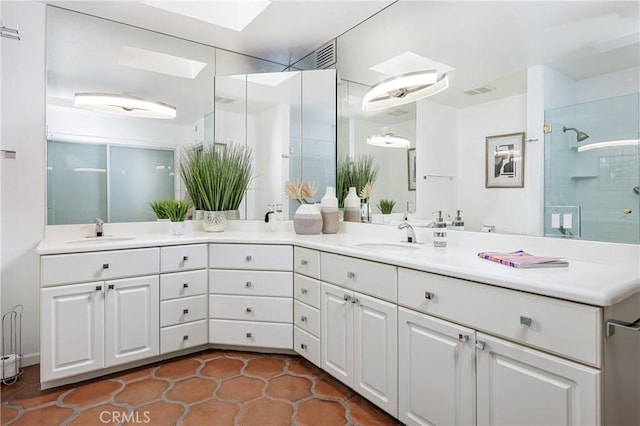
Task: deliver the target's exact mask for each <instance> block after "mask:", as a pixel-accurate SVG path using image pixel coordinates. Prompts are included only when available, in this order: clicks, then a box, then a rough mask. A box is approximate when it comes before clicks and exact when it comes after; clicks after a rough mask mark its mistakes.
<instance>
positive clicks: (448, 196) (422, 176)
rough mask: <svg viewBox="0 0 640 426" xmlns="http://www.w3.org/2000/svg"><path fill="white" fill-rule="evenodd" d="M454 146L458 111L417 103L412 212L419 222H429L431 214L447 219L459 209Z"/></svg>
mask: <svg viewBox="0 0 640 426" xmlns="http://www.w3.org/2000/svg"><path fill="white" fill-rule="evenodd" d="M458 143H459V142H458V110H457V109H455V108H451V107H446V106H443V105H439V104H436V103H433V102H429V101H426V100H423V101H418V102H417V104H416V153H417V157H416V174H417V177H416V212H417V214H418V217H419V218H420V219H433V218H434V217H436V216H435V215H434V214H433V213H432V212H434V211H436V210H442V214H443V217H444V218H445V220H450V219H453V218H454V217H455V211H456V209H459V208H462V207H459V202H458V199H459V194H458V188H457V182H458V177H457V175H458V160H459V159H458ZM462 195H463V196H466V194H462ZM463 217H464V216H463Z"/></svg>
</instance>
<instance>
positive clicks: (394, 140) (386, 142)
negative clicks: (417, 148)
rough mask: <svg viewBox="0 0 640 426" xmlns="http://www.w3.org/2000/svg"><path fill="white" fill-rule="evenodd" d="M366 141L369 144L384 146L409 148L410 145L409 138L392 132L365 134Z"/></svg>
mask: <svg viewBox="0 0 640 426" xmlns="http://www.w3.org/2000/svg"><path fill="white" fill-rule="evenodd" d="M367 143H368V144H369V145H375V146H384V147H386V148H409V147H410V146H411V142H409V139H407V138H405V137H402V136H396V135H394V134H393V133H387V134H386V135H373V136H367Z"/></svg>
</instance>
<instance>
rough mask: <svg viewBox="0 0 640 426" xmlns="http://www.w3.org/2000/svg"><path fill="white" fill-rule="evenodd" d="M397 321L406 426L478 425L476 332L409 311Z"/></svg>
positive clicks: (401, 406) (401, 414) (401, 408)
mask: <svg viewBox="0 0 640 426" xmlns="http://www.w3.org/2000/svg"><path fill="white" fill-rule="evenodd" d="M398 321H399V324H400V326H399V346H398V352H399V369H398V374H399V376H400V377H399V387H400V389H399V408H398V410H399V412H398V418H399V419H400V420H401V421H402V422H403V423H405V424H407V425H409V424H419V425H461V426H462V425H465V426H466V425H473V424H475V418H476V415H475V413H476V406H475V401H476V393H475V389H476V382H475V346H474V345H475V331H474V330H471V329H468V328H465V327H461V326H458V325H455V324H452V323H450V322H447V321H443V320H439V319H436V318H434V317H429V316H427V315H423V314H419V313H416V312H413V311H410V310H408V309H404V308H400V309H399V312H398Z"/></svg>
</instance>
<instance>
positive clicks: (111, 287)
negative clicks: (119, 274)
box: [107, 284, 115, 290]
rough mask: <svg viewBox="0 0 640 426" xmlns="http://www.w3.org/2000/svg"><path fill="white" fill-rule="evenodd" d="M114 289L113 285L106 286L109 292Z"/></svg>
mask: <svg viewBox="0 0 640 426" xmlns="http://www.w3.org/2000/svg"><path fill="white" fill-rule="evenodd" d="M114 288H115V286H114V285H113V284H109V285H108V286H107V289H109V290H113V289H114Z"/></svg>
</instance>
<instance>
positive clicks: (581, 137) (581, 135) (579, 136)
mask: <svg viewBox="0 0 640 426" xmlns="http://www.w3.org/2000/svg"><path fill="white" fill-rule="evenodd" d="M567 130H573V131H574V132H576V138H577V139H578V142H582V141H583V140H585V139H587V138H588V137H589V135H588V134H586V133H585V132H583V131H581V130H578V129H576V128H575V127H563V128H562V133H566V131H567Z"/></svg>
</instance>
